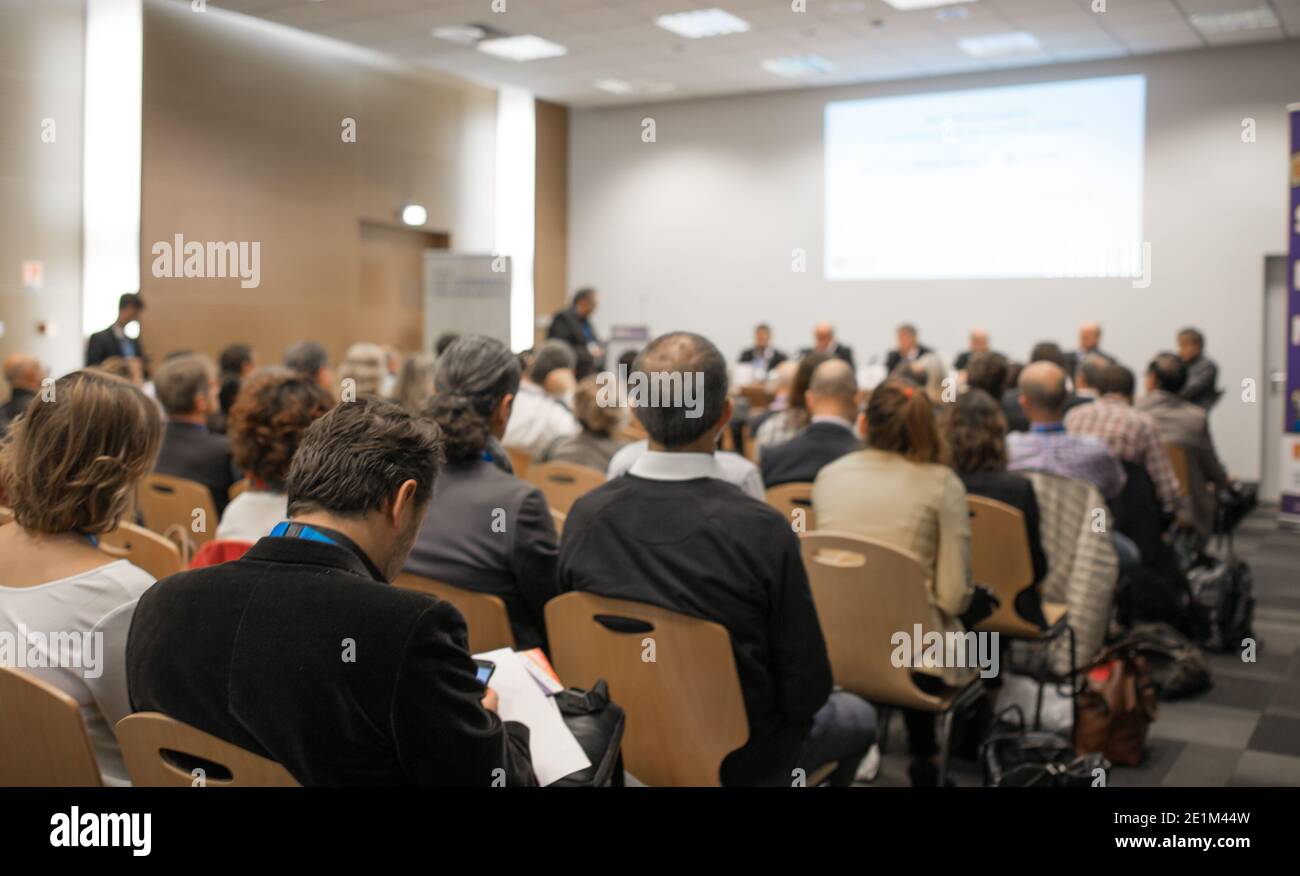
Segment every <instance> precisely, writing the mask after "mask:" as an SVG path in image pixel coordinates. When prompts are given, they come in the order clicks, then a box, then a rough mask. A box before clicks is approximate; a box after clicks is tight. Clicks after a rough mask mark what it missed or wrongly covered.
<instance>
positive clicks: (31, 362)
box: [4, 353, 45, 392]
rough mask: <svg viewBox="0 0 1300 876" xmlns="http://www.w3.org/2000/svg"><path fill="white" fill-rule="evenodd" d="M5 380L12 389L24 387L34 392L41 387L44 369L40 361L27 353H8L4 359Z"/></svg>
mask: <svg viewBox="0 0 1300 876" xmlns="http://www.w3.org/2000/svg"><path fill="white" fill-rule="evenodd" d="M4 375H5V380H6V381H8V383H9V386H10V387H12V388H13V389H26V390H28V391H30V392H35V391H36V390H38V389H40V388H41V380H43V379H44V378H45V369H44V368H42V367H41V361H40V360H39V359H37V358H36V357H35V356H32V355H29V354H27V353H10V354H9V355H8V356H6V357H5V361H4Z"/></svg>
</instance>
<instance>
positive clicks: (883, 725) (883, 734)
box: [876, 706, 894, 757]
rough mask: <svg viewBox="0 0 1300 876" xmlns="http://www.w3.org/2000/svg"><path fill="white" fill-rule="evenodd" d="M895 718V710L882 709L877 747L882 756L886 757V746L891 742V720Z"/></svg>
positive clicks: (882, 707) (884, 707)
mask: <svg viewBox="0 0 1300 876" xmlns="http://www.w3.org/2000/svg"><path fill="white" fill-rule="evenodd" d="M892 717H894V710H893V709H892V708H890V707H889V706H881V707H880V725H879V726H878V727H877V728H876V747H877V748H879V749H880V756H881V757H884V756H885V746H886V744H887V743H888V742H889V719H890V718H892Z"/></svg>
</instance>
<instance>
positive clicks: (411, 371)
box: [393, 344, 450, 414]
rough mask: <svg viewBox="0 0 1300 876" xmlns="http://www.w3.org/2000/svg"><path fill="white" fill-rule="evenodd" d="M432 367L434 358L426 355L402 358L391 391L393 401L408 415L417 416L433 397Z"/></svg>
mask: <svg viewBox="0 0 1300 876" xmlns="http://www.w3.org/2000/svg"><path fill="white" fill-rule="evenodd" d="M448 346H450V344H448ZM443 349H444V350H445V349H446V347H443ZM433 367H434V358H433V357H432V356H430V355H428V354H427V353H409V354H407V355H406V356H405V357H403V358H402V365H401V369H400V370H399V371H398V373H397V386H396V388H395V389H394V390H393V401H395V402H397V403H398V404H399V405H401V406H402V407H403V408H404V409H405V410H406V411H407V412H408V413H412V414H418V413H420V412H421V411H423V410H424V406H425V405H426V404H428V402H429V398H430V397H431V396H432V395H433Z"/></svg>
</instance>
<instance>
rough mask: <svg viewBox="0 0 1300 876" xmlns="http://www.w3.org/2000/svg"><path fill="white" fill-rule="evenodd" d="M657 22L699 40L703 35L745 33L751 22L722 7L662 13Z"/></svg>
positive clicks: (674, 31) (675, 31) (665, 28)
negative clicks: (725, 10)
mask: <svg viewBox="0 0 1300 876" xmlns="http://www.w3.org/2000/svg"><path fill="white" fill-rule="evenodd" d="M655 24H657V25H659V26H660V27H662V28H663V29H664V30H669V31H672V32H673V33H675V34H677V35H678V36H684V37H687V38H688V39H693V40H698V39H700V38H702V37H715V36H726V35H727V34H729V33H744V32H745V31H747V30H749V22H748V21H745V20H743V19H740V18H737V17H736V16H734V15H732V14H731V13H730V12H724V11H723V10H721V9H696V10H693V11H691V12H674V13H671V14H669V15H661V16H659V17H658V18H656V19H655Z"/></svg>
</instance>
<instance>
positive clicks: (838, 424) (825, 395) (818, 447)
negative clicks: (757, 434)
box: [759, 359, 862, 487]
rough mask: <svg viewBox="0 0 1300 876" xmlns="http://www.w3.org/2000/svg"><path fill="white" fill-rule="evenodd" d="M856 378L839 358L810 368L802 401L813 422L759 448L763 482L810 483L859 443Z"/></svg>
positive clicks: (772, 485)
mask: <svg viewBox="0 0 1300 876" xmlns="http://www.w3.org/2000/svg"><path fill="white" fill-rule="evenodd" d="M857 393H858V381H857V379H856V378H855V377H854V376H853V369H852V368H850V367H849V364H848V363H847V362H845V361H843V360H841V359H828V360H827V361H825V362H823V363H822V364H820V365H818V366H817V367H816V369H814V370H813V373H812V380H811V381H810V382H809V384H808V392H807V394H806V397H805V403H806V404H807V406H808V413H809V414H810V415H812V422H811V423H809V425H808V428H806V429H804V430H803V431H802V432H800V433H799V434H798V435H797V436H795V437H794V438H791V439H790V440H789V441H787V442H785V443H784V444H777V445H776V446H775V447H768V448H766V449H764V450H763V451H762V455H761V457H760V458H759V463H760V465H761V467H762V469H763V485H764V486H766V487H775V486H777V485H778V484H791V483H801V482H806V483H811V482H812V481H813V480H814V479H815V478H816V477H817V472H819V471H821V470H822V466H824V465H826V464H827V463H831V462H834V461H835V460H837V459H839V458H840V457H841V456H843V455H844V454H846V453H852V452H853V451H854V450H857V449H859V448H860V447H861V446H862V442H861V441H860V440H859V439H858V433H857V431H856V430H855V427H854V420H856V419H857V406H856V403H855V397H856V396H857Z"/></svg>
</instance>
